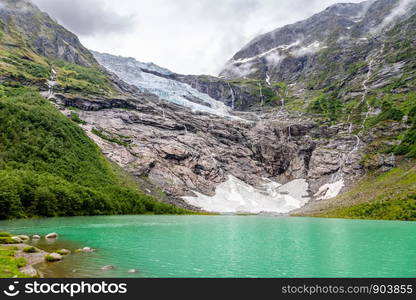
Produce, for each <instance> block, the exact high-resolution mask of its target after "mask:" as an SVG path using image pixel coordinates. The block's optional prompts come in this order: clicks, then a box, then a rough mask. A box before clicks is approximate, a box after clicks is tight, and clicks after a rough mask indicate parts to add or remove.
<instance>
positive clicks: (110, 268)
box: [101, 265, 115, 271]
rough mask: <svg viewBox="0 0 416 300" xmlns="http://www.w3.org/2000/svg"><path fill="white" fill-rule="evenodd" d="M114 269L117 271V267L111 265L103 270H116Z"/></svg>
mask: <svg viewBox="0 0 416 300" xmlns="http://www.w3.org/2000/svg"><path fill="white" fill-rule="evenodd" d="M114 269H115V267H114V266H111V265H109V266H104V267H102V268H101V270H103V271H108V270H114Z"/></svg>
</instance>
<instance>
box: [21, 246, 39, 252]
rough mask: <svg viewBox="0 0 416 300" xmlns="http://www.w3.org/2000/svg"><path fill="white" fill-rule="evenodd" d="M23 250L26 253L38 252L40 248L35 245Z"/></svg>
mask: <svg viewBox="0 0 416 300" xmlns="http://www.w3.org/2000/svg"><path fill="white" fill-rule="evenodd" d="M23 252H25V253H36V252H38V249H36V248H35V247H32V246H29V247H26V248H23Z"/></svg>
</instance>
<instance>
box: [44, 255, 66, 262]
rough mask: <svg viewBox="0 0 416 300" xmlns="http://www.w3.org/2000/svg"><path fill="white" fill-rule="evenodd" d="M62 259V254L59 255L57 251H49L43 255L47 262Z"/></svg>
mask: <svg viewBox="0 0 416 300" xmlns="http://www.w3.org/2000/svg"><path fill="white" fill-rule="evenodd" d="M62 259H63V257H62V255H60V254H58V253H50V254H46V255H45V260H46V261H47V262H56V261H60V260H62Z"/></svg>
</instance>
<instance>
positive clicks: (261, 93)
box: [258, 82, 264, 106]
mask: <svg viewBox="0 0 416 300" xmlns="http://www.w3.org/2000/svg"><path fill="white" fill-rule="evenodd" d="M258 85H259V89H260V99H261V106H263V105H264V97H263V86H262V85H261V83H260V82H259V84H258Z"/></svg>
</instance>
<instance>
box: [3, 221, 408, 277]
mask: <svg viewBox="0 0 416 300" xmlns="http://www.w3.org/2000/svg"><path fill="white" fill-rule="evenodd" d="M0 231H10V232H13V233H15V234H20V233H21V234H41V235H45V234H47V233H50V232H57V233H59V235H60V236H59V239H58V240H57V241H55V242H50V243H47V242H46V241H45V240H43V239H42V240H41V241H40V242H38V246H40V247H43V248H47V249H49V250H54V249H58V248H63V247H65V248H69V249H70V250H75V249H76V248H79V247H84V246H89V247H93V248H97V252H95V253H89V254H87V253H77V254H72V255H70V256H68V257H66V258H65V260H64V261H63V262H61V263H55V264H53V265H48V266H46V265H41V266H39V268H40V270H41V271H42V272H43V273H44V274H45V276H46V277H56V276H59V277H62V276H63V277H415V276H416V223H412V222H388V221H359V220H338V219H313V218H277V217H263V216H247V217H246V216H108V217H75V218H53V219H39V220H16V221H1V222H0ZM105 265H114V266H115V267H116V269H114V270H109V271H102V270H101V267H103V266H105ZM128 269H137V270H139V273H136V274H129V273H127V270H128Z"/></svg>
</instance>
